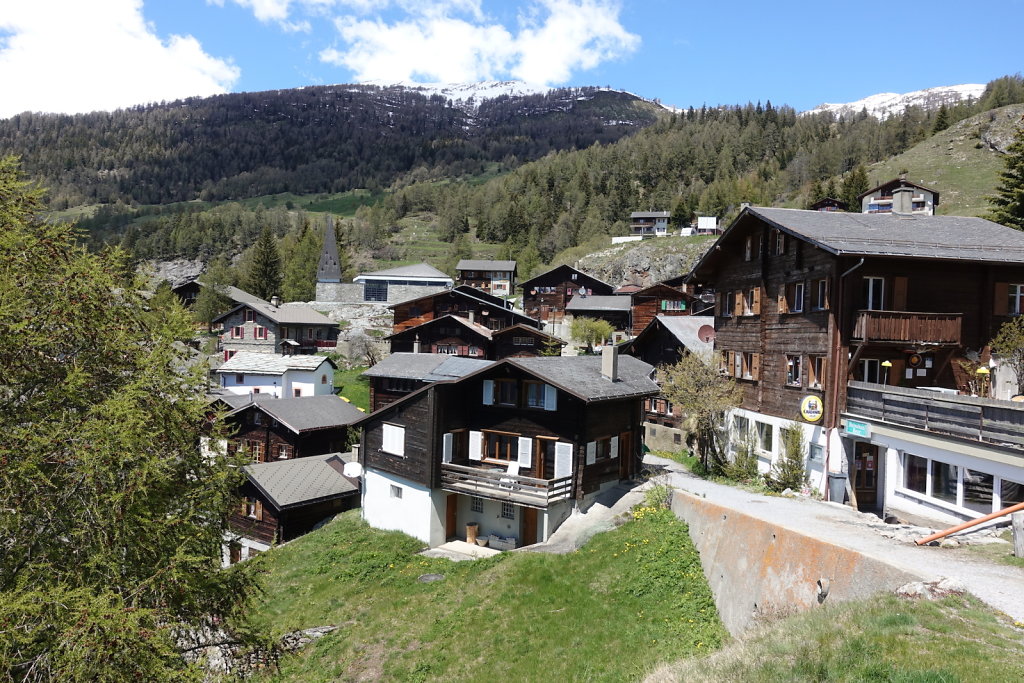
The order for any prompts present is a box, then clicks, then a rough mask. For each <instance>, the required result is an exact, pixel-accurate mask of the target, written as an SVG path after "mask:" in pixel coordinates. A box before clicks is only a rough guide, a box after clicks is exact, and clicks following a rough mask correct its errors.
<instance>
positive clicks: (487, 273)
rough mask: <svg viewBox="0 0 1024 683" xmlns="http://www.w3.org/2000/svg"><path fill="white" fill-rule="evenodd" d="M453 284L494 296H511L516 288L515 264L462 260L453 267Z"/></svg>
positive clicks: (510, 262)
mask: <svg viewBox="0 0 1024 683" xmlns="http://www.w3.org/2000/svg"><path fill="white" fill-rule="evenodd" d="M455 282H456V283H458V284H460V285H468V286H470V287H475V288H477V289H482V290H483V291H485V292H488V293H489V294H493V295H494V296H511V294H512V292H513V291H515V286H516V262H515V261H490V260H486V259H462V260H460V261H459V262H458V263H457V264H456V266H455Z"/></svg>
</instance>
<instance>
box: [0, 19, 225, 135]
mask: <svg viewBox="0 0 1024 683" xmlns="http://www.w3.org/2000/svg"><path fill="white" fill-rule="evenodd" d="M0 31H2V32H4V33H7V34H8V35H7V36H6V38H5V39H4V40H3V42H0V83H2V84H3V98H2V99H0V117H8V116H12V115H14V114H17V113H19V112H22V111H46V112H67V113H74V112H85V111H94V110H112V109H117V108H120V107H127V106H131V105H134V104H142V103H147V102H154V101H160V100H173V99H177V98H180V97H190V96H194V95H213V94H216V93H222V92H227V91H228V89H229V88H230V87H231V86H232V85H233V84H234V83H235V82H236V81H237V80H238V77H239V75H240V72H239V69H238V68H237V67H236V66H234V65H233V64H231V63H230V62H229V61H225V60H223V59H218V58H216V57H213V56H211V55H209V54H207V53H206V52H205V51H204V50H203V47H202V45H200V44H199V41H197V40H196V39H195V38H193V37H192V36H171V37H170V38H169V39H167V40H166V41H165V40H161V39H160V38H159V37H158V36H157V35H156V34H155V33H154V27H153V26H151V25H148V24H147V23H146V22H145V19H144V18H143V16H142V0H92V1H90V2H83V1H82V0H32V1H31V2H12V3H7V4H6V5H5V7H4V11H3V13H2V14H0Z"/></svg>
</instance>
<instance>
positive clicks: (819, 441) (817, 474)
mask: <svg viewBox="0 0 1024 683" xmlns="http://www.w3.org/2000/svg"><path fill="white" fill-rule="evenodd" d="M734 416H740V417H745V418H747V420H748V421H749V423H750V429H751V431H752V432H753V433H754V435H755V438H756V433H757V432H756V427H755V425H756V423H757V422H763V423H766V424H770V425H771V426H772V430H773V432H772V450H771V451H763V450H761V449H760V448H758V452H757V469H758V471H759V472H761V473H765V472H768V471H769V470H771V468H772V464H773V463H775V462H776V461H777V460H778V459H779V458H780V457H781V455H782V430H783V429H789V428H790V427H792V426H794V425H796V426H799V427H800V429H802V430H803V432H804V440H805V441H806V447H807V452H805V453H804V462H805V465H806V469H807V477H808V482H809V485H810V488H811V490H812V491H818V492H819V493H824V492H825V487H826V486H827V485H828V478H827V477H826V476H825V473H826V471H827V466H828V462H829V461H831V462H832V467H831V469H832V470H833V471H837V472H841V471H844V470H845V467H844V466H843V465H842V464H841V463H842V462H844V461H845V456H844V455H843V453H842V449H841V448H839V452H838V453H836V452H835V451H836V449H837V447H838V446H839V444H838V441H836V440H835V439H834V440H833V441H834V443H833V444H832V448H831V449H830V448H829V445H828V436H829V435H828V434H827V433H826V430H825V429H824V428H822V427H821V426H819V425H812V424H808V423H806V422H796V421H794V420H787V419H784V418H781V417H775V416H774V415H764V414H762V413H756V412H754V411H752V410H744V409H742V408H736V409H734V410H732V411H731V412H730V414H729V417H728V425H729V429H730V440H732V439H734V438H735V437H734V435H733V432H732V426H733V418H734ZM812 444H814V445H817V446H820V447H821V458H820V459H816V460H812V459H810V458H809V457H808V452H809V451H810V450H811V445H812ZM830 450H831V453H830ZM730 452H735V445H734V444H733V442H732V441H730Z"/></svg>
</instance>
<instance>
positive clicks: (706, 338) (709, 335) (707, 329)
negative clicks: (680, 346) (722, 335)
mask: <svg viewBox="0 0 1024 683" xmlns="http://www.w3.org/2000/svg"><path fill="white" fill-rule="evenodd" d="M697 339H700V340H701V341H702V342H704V343H705V344H710V343H711V342H713V341H715V328H714V327H712V326H711V325H701V326H700V329H698V330H697Z"/></svg>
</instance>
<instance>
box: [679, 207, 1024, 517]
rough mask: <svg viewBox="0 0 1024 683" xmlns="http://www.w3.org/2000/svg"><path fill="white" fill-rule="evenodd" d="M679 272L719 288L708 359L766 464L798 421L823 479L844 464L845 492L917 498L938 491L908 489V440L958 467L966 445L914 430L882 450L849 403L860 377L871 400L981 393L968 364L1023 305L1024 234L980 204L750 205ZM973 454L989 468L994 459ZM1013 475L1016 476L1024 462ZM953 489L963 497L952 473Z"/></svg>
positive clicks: (818, 479) (979, 465)
mask: <svg viewBox="0 0 1024 683" xmlns="http://www.w3.org/2000/svg"><path fill="white" fill-rule="evenodd" d="M691 281H692V282H696V283H709V284H712V285H713V286H714V287H715V288H716V289H717V292H718V293H717V302H716V307H715V327H716V337H715V346H716V350H717V352H718V354H719V362H720V367H721V370H722V372H723V373H725V374H727V375H729V376H732V377H735V378H736V379H737V380H738V381H739V382H740V383H741V384H742V386H743V388H744V394H743V403H742V407H741V409H739V410H737V411H735V414H734V418H735V422H734V424H733V427H734V431H735V432H736V433H737V434H738V437H739V438H744V437H745V436H746V435H752V438H753V439H754V441H755V442H756V447H757V452H758V454H759V456H760V457H761V458H762V465H763V466H764V467H767V466H768V464H770V462H771V460H772V458H774V457H777V456H778V454H779V453H780V442H781V436H782V434H781V431H780V430H781V429H786V428H791V427H792V426H793V425H794V424H795V425H797V426H799V427H800V428H801V429H803V430H804V432H805V435H806V437H807V440H808V442H809V444H810V453H809V460H808V467H809V470H810V471H811V475H812V483H813V484H814V485H815V486H817V487H818V488H819V490H825V484H826V481H825V474H826V473H829V474H830V476H831V475H832V474H834V473H852V475H853V476H852V479H853V480H854V485H853V488H852V489H851V490H850V491H848V495H849V497H850V498H851V499H854V500H858V499H859V501H860V503H861V507H862V508H864V509H872V510H874V509H881V507H882V506H883V505H888V504H892V503H893V501H896V504H897V505H900V504H902V505H904V509H905V508H906V507H907V506H908V505H909V507H913V508H914V509H915V510H917V511H920V509H921V508H922V506H923V507H927V506H929V505H933V504H934V501H931V500H925V498H932V497H933V496H930V494H929V495H924V496H922V495H918V494H919V493H920V492H910V488H911V487H909V486H908V482H910V481H911V480H910V479H907V477H908V476H910V475H909V474H908V472H909V470H907V467H908V463H909V461H908V460H907V458H906V457H905V454H906V453H908V452H911V450H908V449H912V448H918V447H919V448H920V449H921V450H922V452H923V451H929V452H933V453H938V454H937V455H934V457H935V460H934V461H935V462H939V458H940V457H942V458H948V459H950V460H958V461H959V462H962V463H964V464H962V465H961V467H968V465H967V464H966V463H967V461H964V460H963V456H962V453H960V454H956V453H957V451H955V449H954V448H953V447H951V448H950V449H949V452H948V453H946V454H942V453H945V452H944V451H943V452H940V451H937V450H935V449H936V448H937V446H935V444H934V443H931V442H929V445H925V444H924V442H923V441H920V445H919V446H906V444H905V445H904V447H903V450H902V451H901V450H899V449H897V448H895V447H892V448H889V447H888V446H887V447H886V448H889V450H888V451H886V450H885V449H883V450H882V451H880V450H879V449H880V448H881V447H882V445H881V443H880V442H875V441H873V440H872V439H871V434H872V429H870V428H869V427H868V426H867V425H866V424H863V426H862V423H861V421H860V420H858V419H855V418H854V417H853V416H852V415H851V414H848V413H847V410H848V409H849V408H850V407H851V405H852V404H853V403H860V402H861V401H865V402H866V401H868V399H867V398H866V397H865V396H866V395H869V394H872V392H871V391H869V390H867V389H864V387H877V391H874V392H873V395H875V396H876V398H874V399H872V400H874V401H876V403H877V404H878V405H879V406H881V405H882V404H883V403H885V400H883V398H881V394H883V393H884V392H885V389H884V387H900V388H901V389H900V391H907V392H911V393H912V394H913V395H915V396H917V398H916V399H915V401H917V402H919V403H920V404H922V405H925V404H934V403H936V401H937V400H938V397H940V396H948V395H951V394H952V395H955V394H956V393H957V392H962V393H970V392H972V391H977V387H976V386H974V384H976V382H975V380H976V379H977V378H976V377H975V376H974V373H973V368H974V367H976V366H977V365H978V361H979V360H980V361H981V362H984V361H986V360H987V358H988V353H987V349H986V347H987V344H988V342H989V340H990V339H992V337H993V336H994V335H995V333H996V331H997V330H998V328H999V326H1000V325H1001V324H1002V323H1003V322H1005V321H1007V320H1009V318H1010V316H1013V315H1017V314H1020V313H1022V312H1024V234H1021V233H1019V232H1017V231H1014V230H1011V229H1009V228H1006V227H1003V226H1000V225H996V224H995V223H991V222H989V221H986V220H983V219H980V218H965V217H958V216H926V215H915V216H910V215H897V214H893V213H881V214H852V213H839V212H817V211H799V210H794V209H774V208H754V207H750V208H746V209H744V210H743V212H742V213H741V214H740V215H739V217H738V218H737V219H736V220H735V221H734V222H733V223H732V225H731V226H730V227H729V228H728V229H727V230H726V232H725V233H724V234H723V235H722V236H721V237H720V238H719V239H718V241H717V242H716V244H715V246H714V247H713V248H712V249H711V250H710V251H709V252H708V253H707V254H706V255H705V256H704V257H703V258H702V259H701V261H700V262H699V263H698V264H697V266H696V268H695V269H694V271H693V274H692V276H691ZM986 365H987V364H986ZM965 367H966V368H970V369H971V370H972V371H971V372H964V368H965ZM852 387H857V389H856V391H855V390H854V389H853V388H852ZM854 396H856V401H854ZM886 400H892V401H896V400H898V399H895V398H892V399H886ZM943 400H946V401H948V400H950V399H943ZM858 410H860V411H862V412H863V411H867V412H870V411H869V410H868V408H865V407H863V406H861V407H858ZM947 410H948V409H947ZM942 414H943V413H942V411H941V410H939V409H938V408H936V409H935V413H933V415H934V417H933V418H931V421H930V422H929V419H928V418H927V417H926V416H925V415H922V419H921V420H920V422H919V423H918V425H917V426H918V428H919V430H920V431H919V432H914V431H913V430H910V431H908V432H907V434H906V435H904V438H905V439H911V440H913V439H918V440H920V435H921V433H923V432H925V431H927V432H930V433H934V432H935V429H936V428H941V427H942V424H943V421H944V418H942V417H940V415H942ZM1015 419H1016V418H1015ZM850 420H853V422H852V423H851V422H850ZM853 424H857V425H858V426H856V427H854V426H853ZM1019 428H1024V423H1021V424H1020V427H1019ZM878 429H879V430H881V429H882V428H881V427H879V428H878ZM964 429H966V431H965V432H964V433H969V432H970V430H971V429H974V427H970V428H969V429H968V428H966V427H965V428H964ZM844 430H849V431H844ZM865 437H867V438H865ZM1021 441H1022V444H1024V439H1022V440H1021ZM929 449H931V450H929ZM940 450H941V449H940ZM890 451H891V452H890ZM883 458H889V459H890V460H891V461H893V459H895V460H894V461H893V462H892V464H891V467H892V469H891V470H890V471H891V472H892V473H893V474H894V476H895V477H896V479H895V480H893V479H890V480H888V481H887V482H885V483H882V478H881V477H880V476H879V475H880V474H881V473H882V471H883V470H884V469H885V467H886V466H885V465H884V462H883ZM950 460H947V462H949V461H950ZM970 462H971V463H972V464H971V467H973V468H974V469H976V470H977V471H979V472H986V471H989V472H991V471H992V467H993V465H992V463H991V461H986V460H974V461H970ZM1021 462H1024V461H1021ZM1004 474H1005V472H1004ZM957 476H958V477H960V479H961V480H962V473H961V474H959V475H957ZM993 476H994V475H993ZM1015 476H1018V477H1020V479H1018V480H1017V481H1024V470H1021V471H1020V474H1017V475H1015ZM914 486H917V484H916V483H915V484H914ZM929 490H931V489H929ZM991 491H992V489H991V487H990V489H989V493H990V494H991ZM957 495H958V496H959V498H958V500H959V501H960V503H957V505H958V506H959V507H960V508H964V506H963V505H962V502H963V490H962V487H961V489H960V493H959V494H957ZM884 501H885V502H884ZM901 501H902V502H901ZM906 501H912V503H907V502H906ZM987 505H988V508H989V509H991V507H992V497H991V495H990V496H989V500H988V502H987ZM961 511H962V510H961ZM946 512H948V510H947V511H946Z"/></svg>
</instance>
